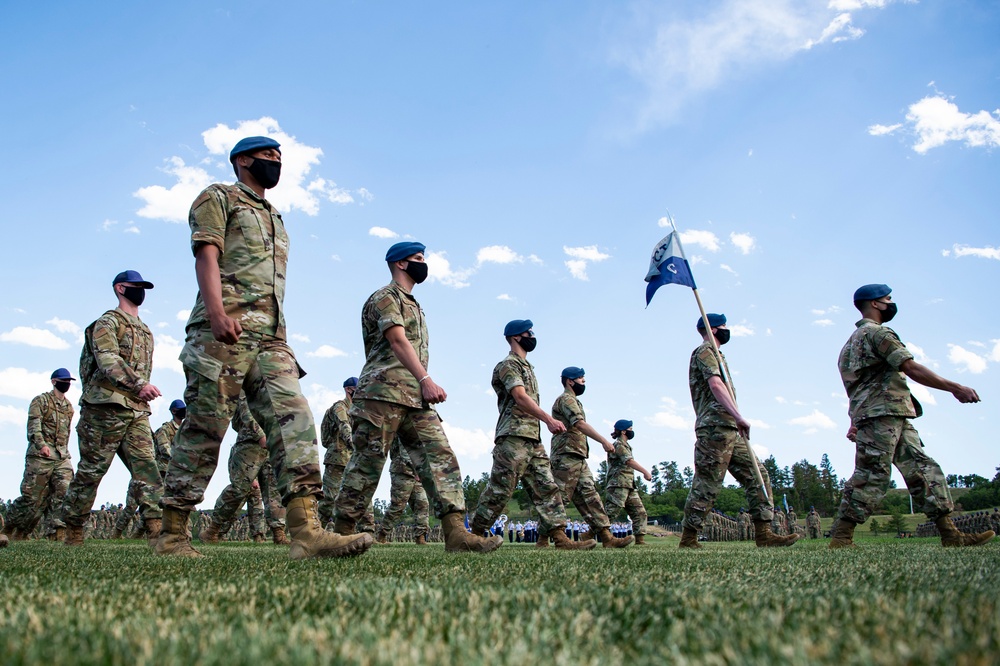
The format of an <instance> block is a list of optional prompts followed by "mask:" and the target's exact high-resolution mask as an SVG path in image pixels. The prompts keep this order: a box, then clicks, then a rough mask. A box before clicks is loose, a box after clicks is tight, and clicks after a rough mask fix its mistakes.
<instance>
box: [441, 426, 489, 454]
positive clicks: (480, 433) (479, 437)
mask: <svg viewBox="0 0 1000 666" xmlns="http://www.w3.org/2000/svg"><path fill="white" fill-rule="evenodd" d="M441 426H442V427H443V428H444V434H445V435H446V436H447V437H448V444H449V445H450V446H451V448H452V450H453V451H454V452H455V454H456V455H457V456H459V457H460V458H462V459H463V460H464V459H465V458H479V457H481V456H486V455H489V453H490V452H491V451H492V450H493V434H492V431H491V432H489V433H487V432H486V431H485V430H483V429H482V428H471V429H468V428H462V427H459V426H457V425H454V424H453V423H451V421H450V420H449V421H442V423H441Z"/></svg>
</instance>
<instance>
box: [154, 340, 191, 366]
mask: <svg viewBox="0 0 1000 666" xmlns="http://www.w3.org/2000/svg"><path fill="white" fill-rule="evenodd" d="M155 342H156V344H154V345H153V367H154V368H156V369H160V368H166V369H167V370H173V371H174V372H176V373H177V374H180V375H183V374H184V366H183V365H181V361H180V359H179V358H178V356H180V353H181V349H182V348H183V347H184V343H182V342H180V341H178V340H175V339H174V338H172V337H170V336H169V335H157V336H156V341H155Z"/></svg>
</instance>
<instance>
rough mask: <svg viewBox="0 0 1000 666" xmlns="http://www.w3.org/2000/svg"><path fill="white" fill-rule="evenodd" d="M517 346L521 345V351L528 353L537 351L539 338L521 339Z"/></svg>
mask: <svg viewBox="0 0 1000 666" xmlns="http://www.w3.org/2000/svg"><path fill="white" fill-rule="evenodd" d="M517 344H519V345H521V349H523V350H524V351H526V352H533V351H535V347H537V346H538V338H521V339H520V340H518V341H517Z"/></svg>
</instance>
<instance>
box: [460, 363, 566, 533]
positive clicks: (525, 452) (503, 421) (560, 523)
mask: <svg viewBox="0 0 1000 666" xmlns="http://www.w3.org/2000/svg"><path fill="white" fill-rule="evenodd" d="M492 385H493V390H494V391H495V392H496V394H497V409H498V410H499V411H500V417H499V419H498V420H497V427H496V433H495V438H494V447H493V469H492V471H491V472H490V480H489V483H487V484H486V488H485V489H483V492H482V494H481V495H480V496H479V506H478V507H477V508H476V518H475V521H476V524H477V525H483V526H486V528H487V529H488V528H489V527H490V526H492V525H493V523H494V522H495V521H496V519H497V517H499V516H500V514H501V513H503V510H504V507H506V506H507V502H509V501H510V498H511V497H512V496H513V495H514V491H515V490H516V489H517V482H518V480H520V481H521V485H522V486H523V487H524V489H525V491H526V492H527V493H528V497H529V498H530V499H531V503H532V505H534V507H535V510H536V511H537V512H538V516H539V523H540V531H541V533H542V534H543V535H547V534H548V533H549V532H551V531H552V530H553V529H557V528H558V529H560V530H561V529H565V527H566V510H565V509H564V508H563V500H562V496H561V495H560V494H559V486H557V485H556V482H555V479H553V478H552V467H551V465H550V463H549V457H548V456H547V455H546V454H545V447H544V446H543V445H542V438H541V426H540V424H539V422H538V419H537V418H535V417H534V416H531V415H529V414H526V413H525V412H524V411H523V410H522V409H521V408H520V407H518V406H517V403H516V402H515V401H514V398H513V396H512V395H511V391H512V390H513V389H514V388H515V387H517V386H520V387H522V388H524V391H525V393H527V395H528V397H529V398H531V399H532V400H534V401H535V403H536V404H537V403H538V381H537V379H536V378H535V370H534V367H533V366H532V365H531V363H529V362H528V360H527V359H523V358H521V357H520V356H518V355H517V354H515V353H513V352H511V353H510V354H509V355H508V356H507V357H506V358H505V359H504V360H502V361H500V363H498V364H497V365H496V367H495V368H493V379H492Z"/></svg>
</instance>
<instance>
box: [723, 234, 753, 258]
mask: <svg viewBox="0 0 1000 666" xmlns="http://www.w3.org/2000/svg"><path fill="white" fill-rule="evenodd" d="M729 241H730V242H731V243H732V244H733V245H735V246H736V247H738V248H739V250H740V252H742V253H743V254H750V253H751V252H752V251H753V249H754V248H755V247H756V246H757V240H756V239H755V238H754V237H753V236H751V235H750V234H737V233H732V234H729Z"/></svg>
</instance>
